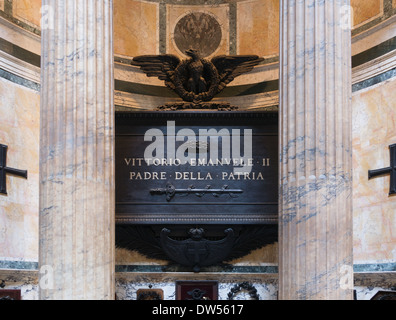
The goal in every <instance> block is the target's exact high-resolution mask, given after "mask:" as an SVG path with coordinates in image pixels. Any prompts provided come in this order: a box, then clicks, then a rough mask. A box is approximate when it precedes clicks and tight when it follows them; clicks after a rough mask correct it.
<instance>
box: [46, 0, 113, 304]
mask: <svg viewBox="0 0 396 320" xmlns="http://www.w3.org/2000/svg"><path fill="white" fill-rule="evenodd" d="M42 5H43V6H46V7H45V10H43V11H45V12H46V13H49V15H47V16H46V19H53V20H51V21H50V22H51V23H46V24H45V27H44V28H43V30H42V61H41V69H42V71H41V119H40V121H41V146H40V148H41V152H40V215H39V217H40V218H39V219H40V222H39V225H40V230H39V232H40V243H39V267H40V281H39V282H40V298H41V299H95V300H96V299H114V259H115V255H114V250H115V248H114V132H113V131H114V104H113V81H114V77H113V61H114V60H113V24H112V19H113V12H112V6H113V3H112V0H100V1H99V0H88V1H82V0H65V1H58V0H43V2H42Z"/></svg>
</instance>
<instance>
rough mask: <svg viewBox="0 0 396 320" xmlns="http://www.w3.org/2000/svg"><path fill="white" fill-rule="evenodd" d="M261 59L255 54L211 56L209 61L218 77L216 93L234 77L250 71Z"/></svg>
mask: <svg viewBox="0 0 396 320" xmlns="http://www.w3.org/2000/svg"><path fill="white" fill-rule="evenodd" d="M263 60H264V59H263V58H260V57H258V56H256V55H238V56H225V55H222V56H216V57H214V58H212V60H211V62H212V63H213V65H214V66H215V67H216V69H217V71H218V73H219V77H220V84H219V86H218V89H217V93H219V92H220V91H222V90H223V89H224V88H225V87H226V86H227V85H228V84H229V83H230V82H231V81H233V80H234V79H235V78H236V77H238V76H240V75H241V74H243V73H246V72H249V71H252V70H253V68H254V67H255V66H256V65H258V64H259V63H260V62H261V61H263Z"/></svg>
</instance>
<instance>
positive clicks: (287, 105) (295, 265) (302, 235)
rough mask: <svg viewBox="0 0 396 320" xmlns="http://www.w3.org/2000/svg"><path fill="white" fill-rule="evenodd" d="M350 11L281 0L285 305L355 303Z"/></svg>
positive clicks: (341, 1) (328, 3) (315, 0)
mask: <svg viewBox="0 0 396 320" xmlns="http://www.w3.org/2000/svg"><path fill="white" fill-rule="evenodd" d="M348 5H349V1H348V0H325V1H323V0H281V8H280V11H281V12H280V20H281V23H280V26H281V31H280V34H281V40H280V153H281V155H280V205H279V208H280V211H279V298H280V299H302V300H310V299H352V286H353V281H352V277H353V272H352V203H351V200H352V199H351V188H352V181H351V179H352V174H351V169H352V162H351V160H352V149H351V145H352V140H351V34H350V28H349V27H348V25H347V23H346V22H347V20H348V17H347V16H346V14H347V10H348Z"/></svg>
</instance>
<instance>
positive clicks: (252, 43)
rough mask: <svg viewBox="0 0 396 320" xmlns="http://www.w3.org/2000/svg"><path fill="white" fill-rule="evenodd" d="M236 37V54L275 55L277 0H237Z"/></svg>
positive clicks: (277, 45) (277, 27) (277, 16)
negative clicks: (240, 0) (242, 0)
mask: <svg viewBox="0 0 396 320" xmlns="http://www.w3.org/2000/svg"><path fill="white" fill-rule="evenodd" d="M264 17H265V18H264ZM237 39H238V41H237V43H238V54H257V55H259V56H277V55H278V54H279V40H278V39H279V0H268V1H262V0H250V1H244V2H238V6H237Z"/></svg>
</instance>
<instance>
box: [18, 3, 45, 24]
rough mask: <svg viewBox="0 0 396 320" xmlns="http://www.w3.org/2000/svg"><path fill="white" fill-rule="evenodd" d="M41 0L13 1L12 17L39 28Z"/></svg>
mask: <svg viewBox="0 0 396 320" xmlns="http://www.w3.org/2000/svg"><path fill="white" fill-rule="evenodd" d="M40 9H41V0H13V8H12V11H13V15H14V17H15V18H17V19H20V20H22V21H24V22H27V23H29V24H32V25H34V26H36V27H39V26H40V21H41V10H40Z"/></svg>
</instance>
